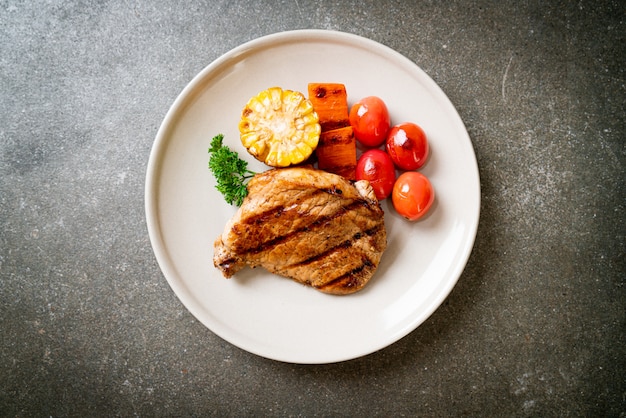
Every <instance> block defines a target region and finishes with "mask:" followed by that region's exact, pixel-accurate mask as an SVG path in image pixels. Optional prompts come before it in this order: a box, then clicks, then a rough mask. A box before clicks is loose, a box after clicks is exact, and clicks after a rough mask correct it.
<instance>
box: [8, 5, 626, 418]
mask: <svg viewBox="0 0 626 418" xmlns="http://www.w3.org/2000/svg"><path fill="white" fill-rule="evenodd" d="M625 20H626V9H625V8H624V5H623V2H620V1H613V2H607V1H600V2H594V1H585V0H583V1H576V2H573V1H570V2H510V4H506V3H502V2H489V1H481V0H476V1H467V2H462V1H456V2H430V1H427V2H426V1H425V2H408V1H407V2H403V1H358V2H357V1H346V2H330V1H312V2H308V1H304V0H294V1H282V2H279V1H275V2H272V1H261V2H256V1H239V0H233V1H216V2H209V4H204V3H203V2H171V3H168V2H165V1H156V2H150V1H144V0H138V1H132V2H128V1H117V0H113V1H108V2H70V1H59V2H43V1H34V2H17V1H12V0H8V1H3V2H0V34H1V36H0V52H1V53H0V83H1V84H0V86H1V90H0V327H1V331H2V338H1V340H0V415H1V416H54V417H57V416H133V415H142V416H152V415H159V416H207V415H217V416H222V415H230V416H244V415H250V416H259V415H270V416H273V415H276V416H299V415H302V416H316V415H319V416H337V415H339V416H349V415H359V416H373V415H383V416H415V415H419V416H461V415H469V416H624V414H626V400H625V398H626V379H625V376H626V360H625V359H626V349H625V346H624V342H625V341H626V313H625V312H626V289H625V287H624V282H625V276H626V266H625V262H624V258H625V257H624V255H625V253H626V248H625V244H626V239H625V237H624V234H625V232H626V231H625V230H626V226H625V218H626V212H625V209H624V203H625V198H626V188H625V184H624V181H625V179H626V176H625V170H624V166H625V164H626V148H625V142H624V138H625V137H626V124H625V120H626V112H625V107H626V106H625V105H626V91H625V90H626V87H625V83H626V74H625V72H624V69H625V67H626V39H625V35H626V23H625ZM300 28H319V29H333V30H340V31H345V32H350V33H355V34H358V35H362V36H365V37H368V38H371V39H373V40H376V41H378V42H381V43H383V44H385V45H388V46H390V47H391V48H393V49H395V50H397V51H399V52H400V53H402V54H404V55H405V56H407V57H408V58H409V59H411V60H413V61H414V62H416V63H417V64H418V65H419V66H420V67H421V68H422V69H424V70H425V71H426V72H427V73H428V74H429V75H430V76H431V77H432V78H433V79H434V80H435V81H436V82H437V83H438V84H439V85H440V86H441V88H442V89H443V90H444V91H445V92H446V94H447V95H448V96H449V97H450V99H451V100H452V102H453V103H454V105H455V106H456V107H457V109H458V111H459V113H460V115H461V117H462V119H463V120H464V122H465V124H466V126H467V129H468V131H469V133H470V136H471V139H472V142H473V145H474V148H475V151H476V156H477V159H478V163H479V169H480V175H481V187H482V208H481V218H480V225H479V231H478V236H477V239H476V244H475V247H474V251H473V253H472V256H471V258H470V260H469V263H468V265H467V267H466V269H465V271H464V273H463V275H462V276H461V278H460V280H459V282H458V284H457V286H456V287H455V289H454V291H453V292H452V294H451V295H450V296H449V298H448V299H447V300H446V301H445V303H444V304H443V305H442V306H441V307H440V308H439V309H438V310H437V311H436V312H435V314H434V315H432V316H431V317H430V318H429V319H428V320H427V321H426V322H425V323H424V324H423V325H422V326H420V327H419V328H418V329H417V330H415V331H414V332H412V333H411V334H409V335H408V336H407V337H405V338H403V339H402V340H400V341H399V342H397V343H395V344H393V345H391V346H389V347H388V348H385V349H383V350H381V351H379V352H376V353H374V354H371V355H368V356H366V357H363V358H359V359H356V360H351V361H348V362H343V363H338V364H330V365H321V366H301V365H294V364H285V363H280V362H275V361H271V360H267V359H264V358H261V357H257V356H255V355H253V354H250V353H247V352H245V351H242V350H240V349H238V348H235V347H233V346H232V345H230V344H229V343H227V342H225V341H223V340H222V339H220V338H219V337H217V336H216V335H214V334H213V333H212V332H211V331H209V330H208V329H206V328H205V327H204V326H202V325H201V324H200V323H199V322H198V321H197V320H196V319H195V318H194V317H192V316H191V315H190V314H189V313H188V312H187V311H186V309H185V308H184V307H183V306H182V304H181V303H180V302H179V300H178V299H177V298H176V296H175V295H174V293H173V292H172V290H171V289H170V287H169V286H168V284H167V282H166V280H165V279H164V277H163V275H162V273H161V271H160V270H159V267H158V265H157V263H156V260H155V257H154V255H153V253H152V249H151V247H150V243H149V240H148V234H147V230H146V224H145V218H144V200H143V192H144V181H145V173H146V167H147V161H148V156H149V152H150V149H151V146H152V143H153V140H154V137H155V134H156V131H157V129H158V127H159V124H160V123H161V121H162V119H163V117H164V115H165V113H166V111H167V109H168V108H169V106H170V105H171V104H172V102H173V100H174V99H175V97H176V96H177V95H178V93H179V92H180V91H181V90H182V88H183V87H184V86H185V85H186V84H187V82H189V80H191V78H192V77H193V76H194V75H195V74H197V73H198V72H199V71H200V70H201V69H202V68H203V67H205V66H206V65H207V64H208V63H210V62H211V61H212V60H214V59H215V58H217V57H218V56H220V55H221V54H223V53H224V52H226V51H228V50H229V49H231V48H233V47H235V46H237V45H239V44H241V43H243V42H245V41H248V40H251V39H254V38H256V37H259V36H262V35H265V34H269V33H273V32H279V31H284V30H290V29H300Z"/></svg>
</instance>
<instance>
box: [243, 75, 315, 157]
mask: <svg viewBox="0 0 626 418" xmlns="http://www.w3.org/2000/svg"><path fill="white" fill-rule="evenodd" d="M320 132H321V127H320V124H319V118H318V116H317V113H316V112H315V111H314V110H313V105H312V104H311V102H310V101H309V100H308V99H307V98H306V97H305V96H304V95H303V94H302V93H300V92H297V91H292V90H283V89H282V88H280V87H271V88H269V89H267V90H263V91H262V92H260V93H259V94H257V95H256V96H254V97H252V98H251V99H250V100H249V101H248V103H247V104H246V106H245V107H244V109H243V111H242V113H241V121H240V122H239V133H240V137H241V143H242V144H243V146H245V147H246V149H247V150H248V152H250V154H252V155H253V156H254V157H255V158H257V159H258V160H259V161H262V162H264V163H265V164H267V165H269V166H272V167H287V166H289V165H292V164H299V163H301V162H303V161H305V160H306V159H307V158H309V157H310V156H311V154H312V153H313V151H314V150H315V148H316V147H317V144H318V141H319V137H320Z"/></svg>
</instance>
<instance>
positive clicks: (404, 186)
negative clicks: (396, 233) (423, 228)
mask: <svg viewBox="0 0 626 418" xmlns="http://www.w3.org/2000/svg"><path fill="white" fill-rule="evenodd" d="M391 200H392V202H393V207H394V208H395V210H396V212H398V213H399V214H400V215H402V216H403V217H404V218H406V219H408V220H409V221H416V220H418V219H419V218H421V217H422V216H424V215H425V214H426V213H427V212H428V210H429V209H430V207H431V206H432V204H433V202H434V200H435V191H434V189H433V186H432V185H431V183H430V180H428V178H427V177H426V176H425V175H423V174H422V173H419V172H417V171H406V172H404V173H402V174H400V176H398V179H397V180H396V182H395V184H394V185H393V191H392V194H391Z"/></svg>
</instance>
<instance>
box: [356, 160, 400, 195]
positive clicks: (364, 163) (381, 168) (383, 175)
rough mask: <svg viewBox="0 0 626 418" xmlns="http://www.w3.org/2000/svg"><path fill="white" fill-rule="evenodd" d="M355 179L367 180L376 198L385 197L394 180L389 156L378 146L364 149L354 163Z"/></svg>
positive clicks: (392, 166)
mask: <svg viewBox="0 0 626 418" xmlns="http://www.w3.org/2000/svg"><path fill="white" fill-rule="evenodd" d="M356 179H357V180H368V181H369V182H370V184H371V185H372V188H373V189H374V193H376V198H377V199H378V200H383V199H385V198H387V197H388V196H389V195H390V194H391V191H392V190H393V184H394V182H395V181H396V169H395V167H394V165H393V161H392V160H391V157H390V156H389V155H388V154H387V153H386V152H385V151H382V150H380V149H378V148H374V149H371V150H367V151H365V152H364V153H363V155H361V157H360V158H359V161H358V162H357V164H356Z"/></svg>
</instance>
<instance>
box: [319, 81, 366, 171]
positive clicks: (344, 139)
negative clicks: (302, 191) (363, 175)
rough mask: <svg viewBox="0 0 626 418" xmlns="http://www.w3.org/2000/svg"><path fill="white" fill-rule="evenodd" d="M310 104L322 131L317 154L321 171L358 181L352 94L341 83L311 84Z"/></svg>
mask: <svg viewBox="0 0 626 418" xmlns="http://www.w3.org/2000/svg"><path fill="white" fill-rule="evenodd" d="M308 90H309V100H310V101H311V103H312V104H313V109H314V110H315V112H316V113H317V116H318V117H319V124H320V126H321V128H322V133H321V134H320V139H319V142H318V144H317V148H316V150H315V154H316V157H317V166H318V168H319V169H320V170H325V171H328V172H330V173H335V174H339V175H341V176H343V177H345V178H347V179H349V180H355V179H356V140H355V138H354V132H353V131H352V127H351V126H350V120H349V119H348V114H349V113H348V112H349V109H348V94H347V92H346V86H345V85H343V84H340V83H309V86H308Z"/></svg>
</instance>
